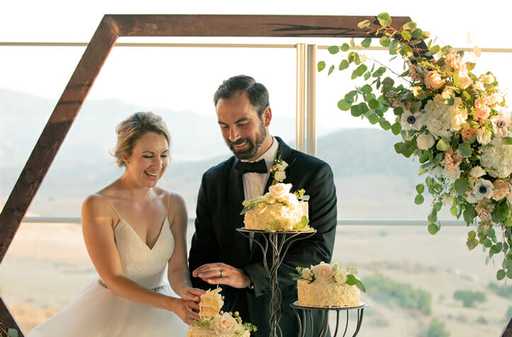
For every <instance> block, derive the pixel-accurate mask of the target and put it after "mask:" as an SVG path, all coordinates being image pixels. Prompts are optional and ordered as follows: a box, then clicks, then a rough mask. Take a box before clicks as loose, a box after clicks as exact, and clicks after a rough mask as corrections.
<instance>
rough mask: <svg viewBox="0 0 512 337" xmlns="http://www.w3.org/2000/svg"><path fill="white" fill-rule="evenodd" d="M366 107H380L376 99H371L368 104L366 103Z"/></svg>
mask: <svg viewBox="0 0 512 337" xmlns="http://www.w3.org/2000/svg"><path fill="white" fill-rule="evenodd" d="M368 106H369V107H370V109H373V110H375V109H377V108H379V107H380V102H379V101H378V100H376V99H371V100H370V101H369V102H368Z"/></svg>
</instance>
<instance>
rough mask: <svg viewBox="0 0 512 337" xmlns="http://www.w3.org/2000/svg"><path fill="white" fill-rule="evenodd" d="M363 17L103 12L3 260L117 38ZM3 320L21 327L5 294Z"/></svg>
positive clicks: (6, 220) (285, 27)
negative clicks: (121, 13)
mask: <svg viewBox="0 0 512 337" xmlns="http://www.w3.org/2000/svg"><path fill="white" fill-rule="evenodd" d="M365 19H369V20H375V18H374V17H370V16H285V15H105V16H104V17H103V19H102V20H101V22H100V24H99V26H98V28H97V29H96V32H95V33H94V35H93V37H92V39H91V41H90V42H89V44H88V46H87V48H86V50H85V52H84V54H83V56H82V58H81V59H80V62H79V63H78V65H77V67H76V68H75V71H74V72H73V75H72V76H71V79H70V80H69V82H68V84H67V86H66V88H65V89H64V92H63V93H62V95H61V97H60V99H59V101H58V102H57V104H56V106H55V108H54V110H53V112H52V114H51V116H50V118H49V119H48V122H47V123H46V126H45V127H44V129H43V132H42V133H41V136H40V137H39V139H38V141H37V143H36V145H35V146H34V149H33V150H32V153H31V154H30V157H29V159H28V160H27V162H26V164H25V167H24V168H23V170H22V171H21V173H20V175H19V177H18V180H17V181H16V184H15V186H14V188H13V189H12V191H11V193H10V195H9V198H8V199H7V202H6V204H5V205H4V207H3V209H2V212H1V213H0V263H1V261H2V260H3V258H4V256H5V254H6V252H7V249H8V248H9V245H10V244H11V242H12V240H13V238H14V235H15V234H16V231H17V230H18V228H19V225H20V223H21V221H22V220H23V217H24V216H25V212H26V211H27V209H28V207H29V205H30V203H31V202H32V199H33V198H34V196H35V194H36V193H37V190H38V188H39V186H40V185H41V182H42V181H43V178H44V177H45V175H46V172H47V171H48V169H49V168H50V165H51V164H52V161H53V159H54V158H55V155H56V154H57V151H58V150H59V148H60V146H61V144H62V142H63V141H64V138H65V137H66V134H67V132H68V130H69V128H70V127H71V125H72V124H73V121H74V120H75V118H76V116H77V114H78V112H79V110H80V107H81V106H82V104H83V102H84V101H85V98H86V97H87V94H88V93H89V90H90V89H91V87H92V85H93V83H94V80H95V78H96V76H97V75H98V73H99V71H100V69H101V67H102V66H103V64H104V62H105V60H106V59H107V57H108V55H109V53H110V50H111V49H112V48H113V47H114V44H115V42H116V40H117V39H118V38H119V37H122V36H130V37H134V36H140V37H148V36H168V37H172V36H190V37H208V36H211V37H243V36H246V37H328V38H335V37H367V33H366V32H365V31H363V30H361V29H359V28H358V27H357V23H358V22H360V21H362V20H365ZM408 21H410V18H408V17H393V25H394V26H395V27H396V28H400V27H401V26H402V25H403V24H404V23H406V22H408ZM0 323H1V325H4V326H7V327H13V328H17V329H18V330H19V327H18V325H17V324H16V321H15V320H14V318H13V317H12V315H11V314H10V312H9V310H8V309H7V307H6V305H5V303H4V301H3V300H2V298H1V297H0ZM1 325H0V327H1ZM0 333H1V331H0Z"/></svg>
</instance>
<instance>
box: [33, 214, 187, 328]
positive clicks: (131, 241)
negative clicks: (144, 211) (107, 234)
mask: <svg viewBox="0 0 512 337" xmlns="http://www.w3.org/2000/svg"><path fill="white" fill-rule="evenodd" d="M115 241H116V245H117V249H118V251H119V256H120V257H121V262H122V266H123V271H124V274H125V276H126V277H128V278H129V279H131V280H133V281H134V282H137V283H138V284H139V285H141V286H142V287H144V288H146V289H152V290H153V291H156V292H159V293H161V294H165V295H171V296H176V295H175V294H174V293H173V292H172V290H171V288H170V287H169V284H168V282H166V281H165V280H166V277H165V274H166V266H167V263H168V260H169V258H170V257H171V255H172V253H173V250H174V236H173V234H172V231H171V229H170V226H169V222H168V220H167V218H166V220H164V223H163V225H162V229H161V230H160V234H159V237H158V238H157V241H156V242H155V244H154V246H153V248H150V247H149V246H148V245H147V244H146V243H145V242H144V241H142V240H141V238H140V237H139V236H138V234H137V233H136V232H135V230H134V229H133V228H132V227H131V226H130V225H128V224H127V223H126V222H125V221H123V220H122V219H121V221H120V222H119V223H118V225H117V226H116V227H115ZM186 331H187V326H186V325H185V323H183V321H182V320H181V319H180V318H179V317H178V316H176V314H174V313H173V312H170V311H167V310H163V309H158V308H154V307H151V306H149V305H145V304H139V303H136V302H133V301H130V300H128V299H125V298H121V297H119V296H116V295H114V294H113V293H112V292H111V291H110V290H109V289H107V288H106V287H104V286H103V285H102V284H100V283H99V282H95V283H94V284H92V285H90V286H89V287H87V288H86V289H85V290H84V292H83V293H82V294H81V295H80V296H79V297H78V298H77V299H76V300H74V301H73V302H72V303H70V304H69V305H67V306H66V307H65V308H64V309H63V310H62V311H60V312H59V313H57V314H56V315H55V316H54V317H52V318H50V319H49V320H48V321H47V322H45V323H43V324H42V325H40V326H38V327H36V328H34V329H33V330H32V331H31V332H30V333H29V335H28V337H184V336H185V335H186Z"/></svg>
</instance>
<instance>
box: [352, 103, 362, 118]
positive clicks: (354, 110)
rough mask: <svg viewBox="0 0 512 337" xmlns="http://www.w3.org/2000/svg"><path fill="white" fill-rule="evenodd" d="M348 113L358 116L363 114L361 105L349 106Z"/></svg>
mask: <svg viewBox="0 0 512 337" xmlns="http://www.w3.org/2000/svg"><path fill="white" fill-rule="evenodd" d="M350 113H351V114H352V116H354V117H359V116H361V115H362V114H363V112H362V109H361V107H360V106H359V105H352V106H351V107H350Z"/></svg>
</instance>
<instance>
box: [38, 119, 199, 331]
mask: <svg viewBox="0 0 512 337" xmlns="http://www.w3.org/2000/svg"><path fill="white" fill-rule="evenodd" d="M115 156H116V158H117V162H118V164H119V165H120V166H124V167H125V171H124V174H123V175H122V176H121V177H120V178H119V179H117V180H116V181H114V182H113V183H112V184H110V185H108V186H107V187H105V188H103V189H102V190H101V191H99V192H98V193H96V194H94V195H91V196H89V197H88V198H87V199H86V200H85V201H84V203H83V205H82V227H83V235H84V239H85V244H86V247H87V251H88V252H89V256H90V257H91V260H92V262H93V264H94V266H95V268H96V271H97V272H98V275H99V280H98V281H96V282H94V284H92V285H90V286H89V287H88V288H87V289H86V290H85V291H84V292H83V293H82V294H81V295H80V296H79V297H78V299H76V300H75V301H74V302H72V303H71V304H69V305H68V306H67V307H65V308H64V309H63V310H62V311H61V312H59V313H58V314H57V315H55V316H54V317H52V318H50V319H49V320H48V321H47V322H46V323H44V324H42V325H40V326H38V327H36V328H35V329H33V330H32V331H31V333H30V334H29V337H60V336H62V337H71V336H73V337H103V336H105V337H144V336H147V337H160V336H162V337H164V336H165V337H170V336H173V337H174V336H176V337H178V336H185V333H186V328H187V327H186V324H190V323H191V322H192V321H193V320H195V319H197V318H198V314H197V311H198V301H199V296H200V295H201V294H202V293H203V291H202V290H199V289H195V288H192V286H191V282H190V277H189V271H188V267H187V253H186V252H187V249H186V239H185V238H186V230H187V213H186V209H185V204H184V201H183V199H182V198H181V197H180V196H179V195H177V194H174V193H169V192H167V191H164V190H163V189H160V188H158V187H157V186H156V184H157V182H158V180H159V179H160V178H161V177H162V175H163V173H164V172H165V169H166V167H167V165H168V162H169V159H168V156H169V133H168V131H167V128H166V126H165V123H164V122H163V121H162V119H161V118H160V117H159V116H157V115H155V114H153V113H150V112H139V113H136V114H134V115H132V116H131V117H129V118H128V119H126V120H125V121H123V122H122V123H121V124H119V126H118V127H117V146H116V151H115ZM166 266H167V267H168V272H167V279H168V281H169V283H170V285H171V286H172V289H173V290H174V292H175V293H176V294H177V295H178V296H179V297H177V296H175V295H174V293H173V291H172V290H171V289H170V287H169V284H168V283H167V282H166V281H164V280H165V278H166V277H165V269H166ZM185 323H186V324H185Z"/></svg>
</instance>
